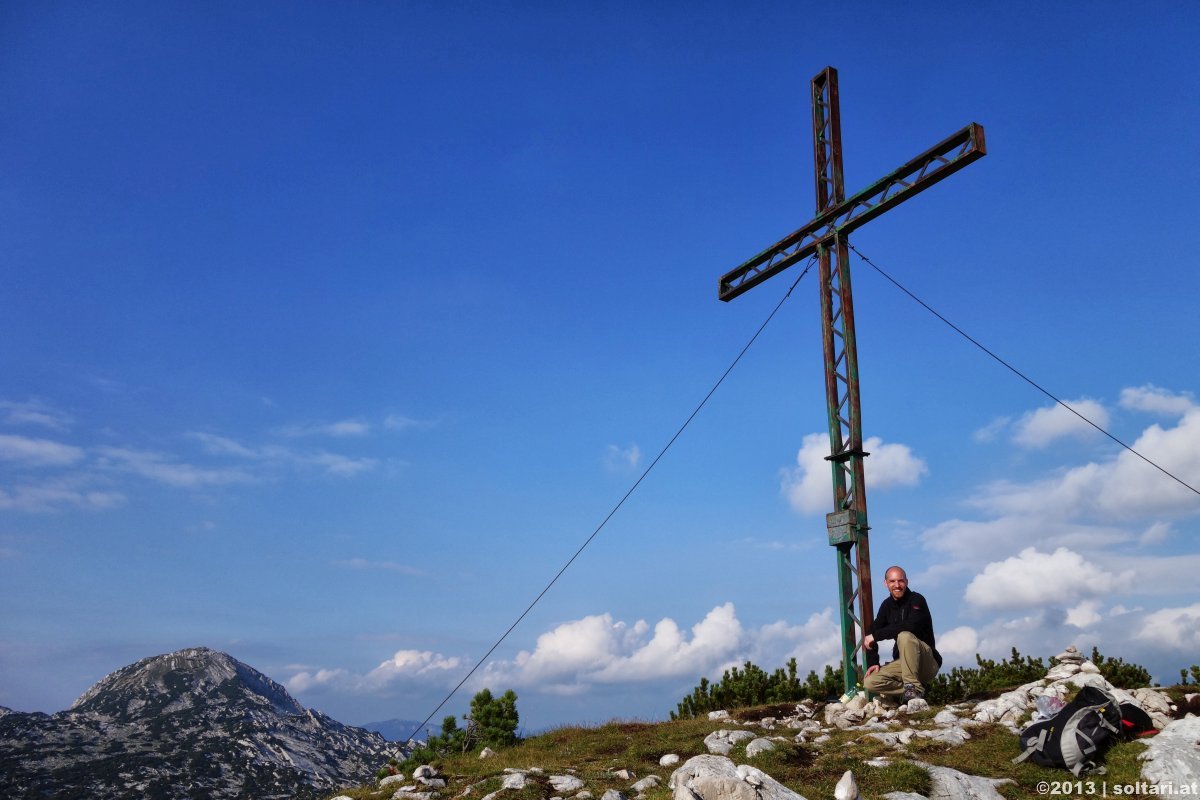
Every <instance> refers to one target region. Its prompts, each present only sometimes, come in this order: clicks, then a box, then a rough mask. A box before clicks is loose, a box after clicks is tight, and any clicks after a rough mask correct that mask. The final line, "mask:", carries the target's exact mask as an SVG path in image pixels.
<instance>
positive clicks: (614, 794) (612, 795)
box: [600, 789, 629, 800]
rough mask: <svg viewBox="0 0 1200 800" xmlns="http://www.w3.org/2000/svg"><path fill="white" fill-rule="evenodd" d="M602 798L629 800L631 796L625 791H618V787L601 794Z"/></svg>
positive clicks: (602, 799) (604, 799) (606, 799)
mask: <svg viewBox="0 0 1200 800" xmlns="http://www.w3.org/2000/svg"><path fill="white" fill-rule="evenodd" d="M600 800H629V797H628V796H627V795H626V794H625V793H624V792H618V791H617V790H616V789H609V790H608V791H607V792H605V793H604V794H603V795H601V796H600Z"/></svg>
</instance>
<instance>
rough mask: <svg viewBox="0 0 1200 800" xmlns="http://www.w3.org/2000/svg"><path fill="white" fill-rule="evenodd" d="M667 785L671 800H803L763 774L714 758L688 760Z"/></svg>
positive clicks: (712, 756) (717, 757)
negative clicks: (670, 792) (672, 798)
mask: <svg viewBox="0 0 1200 800" xmlns="http://www.w3.org/2000/svg"><path fill="white" fill-rule="evenodd" d="M667 785H668V787H669V788H670V789H671V790H672V792H673V793H674V800H804V796H803V795H801V794H798V793H796V792H794V791H792V790H791V789H789V788H787V787H786V786H784V785H783V784H781V783H779V782H778V781H776V780H775V779H774V778H772V777H771V776H770V775H767V774H766V773H765V772H763V771H761V770H758V769H755V768H754V767H750V766H746V765H743V766H741V767H736V766H734V763H733V762H732V761H730V760H729V759H728V758H725V757H723V756H715V755H704V756H695V757H693V758H689V759H688V760H687V761H685V762H684V763H683V766H681V767H680V768H679V769H677V770H675V772H674V773H672V774H671V780H670V781H669V782H668V783H667Z"/></svg>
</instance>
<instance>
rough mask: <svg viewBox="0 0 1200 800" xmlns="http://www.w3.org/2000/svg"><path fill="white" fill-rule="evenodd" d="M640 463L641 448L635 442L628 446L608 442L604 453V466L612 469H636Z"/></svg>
mask: <svg viewBox="0 0 1200 800" xmlns="http://www.w3.org/2000/svg"><path fill="white" fill-rule="evenodd" d="M641 463H642V449H641V448H640V447H638V446H637V444H636V443H634V444H631V445H629V447H618V446H617V445H615V444H610V445H609V446H608V449H607V450H606V451H605V453H604V466H605V467H606V468H607V469H610V470H613V471H625V470H633V469H637V468H638V467H639V466H640V465H641Z"/></svg>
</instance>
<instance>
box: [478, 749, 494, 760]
mask: <svg viewBox="0 0 1200 800" xmlns="http://www.w3.org/2000/svg"><path fill="white" fill-rule="evenodd" d="M479 757H480V758H495V757H496V751H495V750H493V749H492V748H490V747H485V748H483V749H482V750H480V751H479Z"/></svg>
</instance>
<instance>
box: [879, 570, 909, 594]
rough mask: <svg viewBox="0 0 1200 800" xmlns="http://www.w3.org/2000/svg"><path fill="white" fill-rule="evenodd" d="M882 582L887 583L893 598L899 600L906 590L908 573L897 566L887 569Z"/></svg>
mask: <svg viewBox="0 0 1200 800" xmlns="http://www.w3.org/2000/svg"><path fill="white" fill-rule="evenodd" d="M883 582H884V583H886V584H887V588H888V592H889V593H890V594H891V595H892V599H893V600H899V599H900V598H901V597H904V593H905V592H906V591H908V575H906V574H905V572H904V570H902V569H900V568H899V567H892V568H891V569H889V570H888V571H887V573H886V574H885V575H884V576H883Z"/></svg>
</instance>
